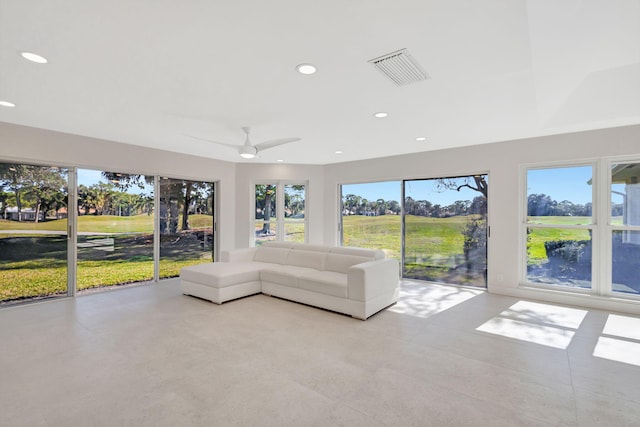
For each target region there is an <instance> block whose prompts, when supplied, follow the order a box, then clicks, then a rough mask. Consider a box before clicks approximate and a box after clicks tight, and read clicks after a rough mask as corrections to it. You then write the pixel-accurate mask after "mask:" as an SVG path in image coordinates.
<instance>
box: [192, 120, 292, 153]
mask: <svg viewBox="0 0 640 427" xmlns="http://www.w3.org/2000/svg"><path fill="white" fill-rule="evenodd" d="M242 130H243V131H244V133H245V134H246V135H247V138H246V139H245V141H244V144H243V145H236V144H227V143H225V142H219V141H214V140H211V139H206V138H199V137H197V136H192V135H189V136H191V137H192V138H195V139H199V140H201V141H207V142H213V143H214V144H219V145H224V146H225V147H231V148H235V149H236V150H238V153H240V157H243V158H245V159H253V158H254V157H256V156H257V155H258V153H259V152H260V151H264V150H267V149H269V148H273V147H277V146H278V145H283V144H289V143H291V142H296V141H300V138H279V139H271V140H269V141H264V142H261V143H259V144H255V145H253V144H251V141H250V139H249V133H250V132H251V128H250V127H248V126H244V127H243V128H242Z"/></svg>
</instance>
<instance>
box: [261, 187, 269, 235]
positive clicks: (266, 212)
mask: <svg viewBox="0 0 640 427" xmlns="http://www.w3.org/2000/svg"><path fill="white" fill-rule="evenodd" d="M270 221H271V193H270V192H269V191H268V190H267V192H266V193H265V195H264V222H263V224H262V231H261V233H262V234H269V233H270V232H271V222H270Z"/></svg>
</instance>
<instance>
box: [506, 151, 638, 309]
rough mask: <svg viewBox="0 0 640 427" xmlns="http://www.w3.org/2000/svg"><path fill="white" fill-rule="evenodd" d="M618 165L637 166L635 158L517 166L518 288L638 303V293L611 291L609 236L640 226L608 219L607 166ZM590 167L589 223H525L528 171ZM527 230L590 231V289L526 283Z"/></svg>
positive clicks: (610, 217) (636, 158) (611, 264)
mask: <svg viewBox="0 0 640 427" xmlns="http://www.w3.org/2000/svg"><path fill="white" fill-rule="evenodd" d="M619 163H640V157H639V156H620V157H606V158H587V159H581V160H578V161H558V162H536V163H526V164H521V165H520V166H519V175H520V177H519V182H520V188H519V192H518V193H519V194H518V197H519V200H520V203H519V230H518V236H519V241H518V246H519V250H518V254H519V260H518V265H519V271H518V279H519V284H518V286H519V287H520V288H535V289H539V290H542V291H550V292H554V291H555V292H557V291H560V292H565V293H571V294H581V295H586V296H591V297H601V298H616V299H625V300H640V294H639V295H634V294H626V293H621V292H614V291H613V280H612V268H613V254H612V243H611V240H612V233H613V232H614V231H617V230H632V231H640V226H624V225H613V224H612V216H611V205H612V203H611V181H612V178H611V167H612V165H613V164H619ZM580 166H591V168H592V178H591V180H592V190H591V191H592V193H591V194H592V202H591V203H592V210H591V215H592V220H591V223H590V224H580V225H553V224H532V223H528V222H527V216H528V215H527V214H528V209H527V208H528V206H527V201H528V191H527V173H528V172H529V171H530V170H540V169H558V168H564V167H567V168H569V167H580ZM528 228H538V229H544V228H565V229H567V228H576V229H589V230H591V245H592V246H591V247H592V254H591V287H590V288H578V287H570V286H565V285H561V284H546V283H537V282H530V281H528V279H527V229H528Z"/></svg>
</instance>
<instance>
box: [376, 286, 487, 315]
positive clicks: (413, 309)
mask: <svg viewBox="0 0 640 427" xmlns="http://www.w3.org/2000/svg"><path fill="white" fill-rule="evenodd" d="M483 293H484V291H482V290H476V289H468V288H460V287H456V286H446V285H435V284H428V283H416V282H410V281H405V282H403V283H402V286H401V287H400V298H399V300H398V302H397V304H395V305H394V306H393V307H391V308H389V309H388V310H389V311H393V312H395V313H400V314H407V315H409V316H415V317H421V318H427V317H429V316H433V315H434V314H437V313H440V312H443V311H445V310H448V309H450V308H451V307H454V306H456V305H458V304H460V303H463V302H465V301H467V300H469V299H471V298H473V297H476V296H478V295H480V294H483Z"/></svg>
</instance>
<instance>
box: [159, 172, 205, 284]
mask: <svg viewBox="0 0 640 427" xmlns="http://www.w3.org/2000/svg"><path fill="white" fill-rule="evenodd" d="M213 200H214V192H213V183H211V182H201V181H188V180H182V179H171V178H162V179H160V207H159V213H160V278H161V279H164V278H168V277H177V276H179V275H180V269H181V268H182V267H186V266H189V265H195V264H202V263H205V262H212V261H213V249H214V248H213V223H214V218H213V212H214V210H213Z"/></svg>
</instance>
